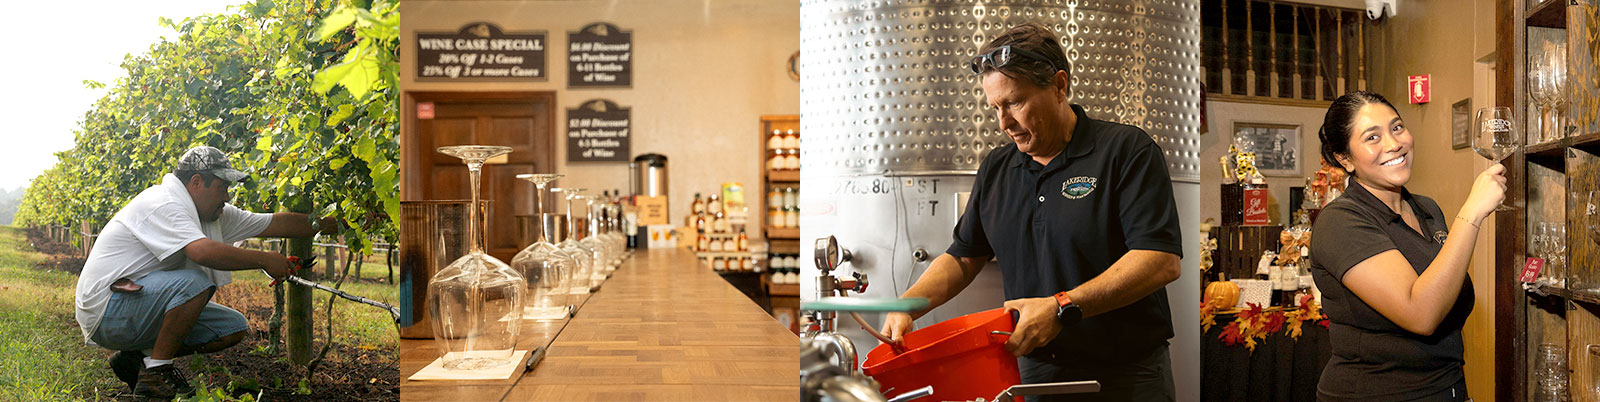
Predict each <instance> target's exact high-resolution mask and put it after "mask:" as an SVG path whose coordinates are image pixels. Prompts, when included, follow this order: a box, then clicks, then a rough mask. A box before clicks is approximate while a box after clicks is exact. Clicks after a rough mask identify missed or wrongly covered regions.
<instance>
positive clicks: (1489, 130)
mask: <svg viewBox="0 0 1600 402" xmlns="http://www.w3.org/2000/svg"><path fill="white" fill-rule="evenodd" d="M1475 121H1476V123H1477V124H1476V125H1475V126H1476V127H1477V133H1475V134H1474V135H1473V138H1472V150H1473V151H1476V152H1477V153H1478V155H1480V156H1483V157H1484V158H1488V159H1489V160H1491V161H1494V162H1496V163H1498V162H1500V161H1501V160H1502V159H1505V158H1506V157H1508V156H1511V154H1513V153H1516V152H1517V150H1518V149H1520V148H1521V146H1522V137H1520V136H1518V134H1517V130H1516V124H1515V123H1514V122H1515V121H1516V119H1515V117H1514V116H1513V115H1512V114H1511V108H1509V107H1505V106H1496V107H1491V108H1483V109H1478V115H1477V119H1476V120H1475ZM1494 210H1496V211H1510V210H1513V208H1511V207H1509V206H1506V204H1505V201H1503V200H1502V201H1501V203H1500V205H1497V206H1495V209H1494Z"/></svg>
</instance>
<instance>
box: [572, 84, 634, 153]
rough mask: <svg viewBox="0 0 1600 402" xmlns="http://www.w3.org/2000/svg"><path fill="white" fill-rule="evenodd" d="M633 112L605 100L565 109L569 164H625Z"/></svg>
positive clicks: (628, 151) (628, 149) (592, 101)
mask: <svg viewBox="0 0 1600 402" xmlns="http://www.w3.org/2000/svg"><path fill="white" fill-rule="evenodd" d="M632 114H633V109H632V108H625V107H620V106H617V104H616V103H615V102H612V101H610V100H606V99H594V100H590V101H588V102H584V103H583V104H582V105H579V106H578V108H577V109H567V161H568V162H627V161H628V155H629V154H630V152H632V150H631V149H630V148H631V145H630V144H631V143H632V140H631V139H630V138H631V137H629V135H630V131H632V128H633V117H632Z"/></svg>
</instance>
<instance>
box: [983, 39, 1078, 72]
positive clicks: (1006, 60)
mask: <svg viewBox="0 0 1600 402" xmlns="http://www.w3.org/2000/svg"><path fill="white" fill-rule="evenodd" d="M1019 57H1020V58H1025V59H1030V60H1036V61H1042V62H1045V64H1049V65H1050V67H1051V68H1054V69H1056V70H1057V71H1059V70H1061V67H1060V66H1057V65H1056V63H1053V62H1051V61H1050V59H1047V58H1045V57H1044V55H1042V54H1038V53H1034V52H1030V51H1027V50H1022V49H1018V48H1014V47H1011V45H1005V46H1001V47H998V48H995V49H994V50H990V51H989V52H988V53H984V54H980V55H977V56H975V57H973V58H972V61H971V62H969V63H968V67H969V68H971V69H972V73H973V74H983V72H984V70H987V69H989V68H994V69H996V70H998V69H1000V68H1001V67H1005V66H1007V65H1010V64H1011V63H1012V62H1015V61H1016V60H1017V58H1019Z"/></svg>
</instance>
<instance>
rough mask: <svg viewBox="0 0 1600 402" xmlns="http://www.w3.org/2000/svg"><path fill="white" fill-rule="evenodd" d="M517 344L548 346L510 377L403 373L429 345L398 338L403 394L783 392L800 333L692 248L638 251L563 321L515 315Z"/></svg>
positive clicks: (710, 396)
mask: <svg viewBox="0 0 1600 402" xmlns="http://www.w3.org/2000/svg"><path fill="white" fill-rule="evenodd" d="M521 337H522V339H521V340H520V341H519V343H518V347H517V348H518V349H530V350H531V349H533V348H535V347H538V346H548V349H547V351H546V352H545V355H544V358H543V360H542V361H540V362H539V363H538V365H536V366H534V368H533V370H531V371H525V372H523V373H521V374H520V375H518V376H514V377H513V378H511V379H509V380H495V381H409V380H407V378H410V377H411V375H412V374H415V373H416V372H417V371H419V370H421V369H422V368H423V367H424V366H426V365H427V364H428V363H431V362H433V360H435V359H437V358H438V357H439V355H440V352H439V349H438V347H437V345H436V344H435V343H434V340H432V339H402V340H401V341H400V376H401V382H400V398H401V400H405V401H499V400H505V401H535V400H538V401H553V400H559V401H624V400H626V401H634V400H650V401H669V400H683V401H713V400H738V401H748V400H763V401H776V400H794V399H795V398H798V395H799V387H800V385H799V382H800V380H799V367H800V362H799V345H800V343H799V339H798V338H797V337H796V336H795V335H794V334H793V333H791V332H789V330H788V329H787V328H784V326H783V325H781V324H779V323H778V321H777V320H775V319H773V318H772V316H770V315H767V313H766V311H763V310H762V309H761V307H760V306H757V305H756V303H755V302H753V301H751V300H750V299H749V298H747V297H745V295H744V294H742V293H740V292H739V291H738V290H737V289H735V288H734V287H733V286H732V285H729V284H728V283H727V282H726V281H724V280H723V279H722V278H721V277H719V276H718V275H717V274H716V273H715V272H713V271H712V270H711V269H710V268H709V267H705V266H703V265H701V264H700V262H699V260H698V259H696V258H695V255H694V253H693V252H690V251H688V250H685V249H681V248H672V249H654V250H637V251H636V252H635V253H634V254H633V257H631V258H629V259H628V260H627V261H624V262H623V263H622V267H620V268H618V269H617V271H616V272H615V273H613V274H612V276H611V278H610V279H607V280H606V281H605V283H604V284H603V285H602V286H601V288H600V290H598V291H596V292H594V293H591V294H589V296H588V297H587V298H586V299H585V300H584V301H583V302H582V303H580V306H579V308H578V312H577V315H576V317H573V318H572V319H570V320H566V321H531V320H529V321H524V324H523V328H522V335H521Z"/></svg>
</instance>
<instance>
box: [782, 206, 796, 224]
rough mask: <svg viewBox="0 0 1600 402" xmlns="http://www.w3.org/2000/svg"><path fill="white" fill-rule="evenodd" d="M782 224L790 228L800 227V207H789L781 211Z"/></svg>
mask: <svg viewBox="0 0 1600 402" xmlns="http://www.w3.org/2000/svg"><path fill="white" fill-rule="evenodd" d="M783 226H784V227H791V228H797V227H800V208H798V207H789V209H788V210H787V211H784V212H783Z"/></svg>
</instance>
